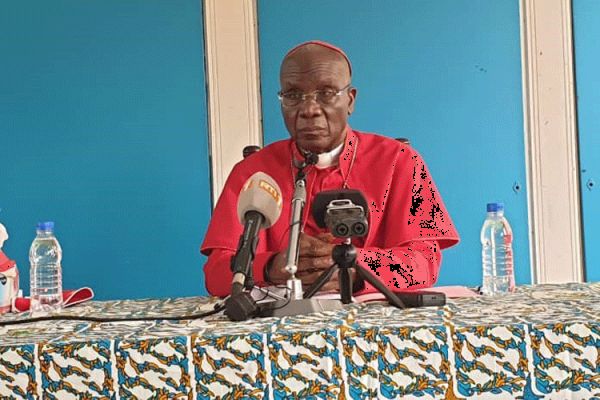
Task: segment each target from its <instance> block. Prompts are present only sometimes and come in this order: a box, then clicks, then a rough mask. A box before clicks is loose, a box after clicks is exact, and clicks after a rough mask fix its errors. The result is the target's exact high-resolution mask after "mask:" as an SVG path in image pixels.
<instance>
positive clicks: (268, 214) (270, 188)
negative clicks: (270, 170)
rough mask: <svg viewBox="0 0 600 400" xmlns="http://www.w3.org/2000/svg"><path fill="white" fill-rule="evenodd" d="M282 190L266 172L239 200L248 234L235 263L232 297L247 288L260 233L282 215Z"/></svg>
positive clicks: (253, 180)
mask: <svg viewBox="0 0 600 400" xmlns="http://www.w3.org/2000/svg"><path fill="white" fill-rule="evenodd" d="M281 207H282V199H281V189H279V185H277V182H275V181H274V180H273V178H271V177H270V176H269V175H267V174H265V173H264V172H257V173H255V174H254V175H252V176H251V177H250V178H249V179H248V180H247V181H246V183H245V184H244V186H243V187H242V190H241V191H240V196H239V197H238V204H237V214H238V218H239V221H240V223H241V224H243V225H244V232H243V233H242V235H241V236H240V240H239V243H238V248H237V251H236V253H235V256H234V257H233V258H232V260H231V269H232V271H233V282H232V290H231V294H236V293H239V292H241V291H242V290H243V288H244V286H245V280H246V276H247V275H248V272H249V271H251V270H252V261H253V260H254V255H255V251H256V245H257V244H258V232H259V231H260V229H266V228H268V227H270V226H271V225H273V224H274V223H275V222H276V221H277V220H278V219H279V215H281Z"/></svg>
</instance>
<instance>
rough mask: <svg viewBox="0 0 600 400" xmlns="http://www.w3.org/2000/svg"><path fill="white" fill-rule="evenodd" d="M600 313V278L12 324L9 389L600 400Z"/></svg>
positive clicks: (3, 369)
mask: <svg viewBox="0 0 600 400" xmlns="http://www.w3.org/2000/svg"><path fill="white" fill-rule="evenodd" d="M215 301H216V299H214V298H201V297H198V298H179V299H163V300H135V301H133V300H128V301H108V302H96V301H94V302H88V303H85V304H82V305H79V306H76V307H73V308H70V309H66V310H64V311H63V313H64V314H68V315H92V316H101V315H102V316H141V315H145V316H156V317H157V318H161V317H164V316H165V315H182V314H189V313H197V312H202V311H207V310H210V309H211V308H212V307H213V305H214V303H215ZM599 317H600V283H591V284H576V283H571V284H561V285H538V286H524V287H519V288H518V290H517V292H516V293H513V294H510V295H505V296H499V297H495V298H488V297H477V298H465V299H456V300H453V301H449V302H448V304H447V305H446V306H445V307H439V308H438V307H431V308H421V309H407V310H400V309H395V308H392V307H390V306H387V305H386V304H384V303H370V304H351V305H348V306H346V307H345V308H344V309H343V310H338V311H332V312H327V313H322V314H312V315H305V316H297V317H287V318H283V319H277V318H268V319H254V320H250V321H246V322H239V323H232V322H229V321H227V320H226V319H225V317H223V316H222V315H216V316H212V317H209V318H207V319H203V320H193V321H183V322H174V321H166V320H162V321H160V320H157V321H150V322H115V323H91V322H82V321H47V322H39V323H35V324H26V325H16V326H5V327H0V397H1V398H3V399H4V398H11V396H12V398H17V399H20V398H27V399H32V398H47V399H55V398H57V399H70V398H73V399H92V398H93V399H97V398H105V399H118V398H126V399H147V398H158V399H167V398H169V399H172V398H173V399H208V398H219V397H220V398H231V399H254V398H257V399H259V398H269V399H284V398H319V399H330V398H331V399H333V398H352V399H369V398H418V399H430V398H440V399H442V398H445V399H462V398H481V399H515V398H524V399H538V398H548V399H566V398H571V399H590V398H599V399H600V354H599V347H600V346H599V345H600V329H599V328H600V325H599V321H600V318H599ZM19 318H23V316H22V315H17V316H14V315H5V316H3V317H2V318H0V321H6V320H11V319H19ZM42 394H43V395H42Z"/></svg>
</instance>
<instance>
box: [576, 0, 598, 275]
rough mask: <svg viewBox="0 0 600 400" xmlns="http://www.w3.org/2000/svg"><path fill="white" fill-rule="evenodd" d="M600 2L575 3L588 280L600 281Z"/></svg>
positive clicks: (579, 122) (579, 125) (580, 155)
mask: <svg viewBox="0 0 600 400" xmlns="http://www.w3.org/2000/svg"><path fill="white" fill-rule="evenodd" d="M599 21H600V1H597V0H574V1H573V28H574V36H575V75H576V82H577V88H576V89H577V121H578V129H579V164H580V167H581V175H580V180H581V204H582V207H583V233H584V248H585V264H586V278H587V280H588V281H600V246H599V244H600V41H599V40H598V39H600V25H599V24H598V22H599Z"/></svg>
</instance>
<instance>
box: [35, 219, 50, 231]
mask: <svg viewBox="0 0 600 400" xmlns="http://www.w3.org/2000/svg"><path fill="white" fill-rule="evenodd" d="M36 229H37V230H38V231H45V232H54V221H44V222H38V224H37V228H36Z"/></svg>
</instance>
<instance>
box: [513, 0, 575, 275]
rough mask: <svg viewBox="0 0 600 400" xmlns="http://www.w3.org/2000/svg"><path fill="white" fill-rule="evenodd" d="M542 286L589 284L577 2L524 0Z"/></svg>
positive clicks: (530, 166) (535, 245) (534, 245)
mask: <svg viewBox="0 0 600 400" xmlns="http://www.w3.org/2000/svg"><path fill="white" fill-rule="evenodd" d="M520 9H521V51H522V69H523V111H524V124H525V137H526V154H527V176H528V196H529V221H530V222H529V224H530V248H531V262H532V272H533V274H532V275H533V281H534V283H551V282H572V281H576V282H581V281H582V280H583V263H582V242H581V216H580V200H579V174H578V171H579V160H578V151H577V145H578V143H577V130H576V126H577V125H576V112H575V95H574V94H575V85H574V77H573V44H572V43H573V41H572V37H573V36H572V35H573V34H572V23H571V1H570V0H521V1H520Z"/></svg>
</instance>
